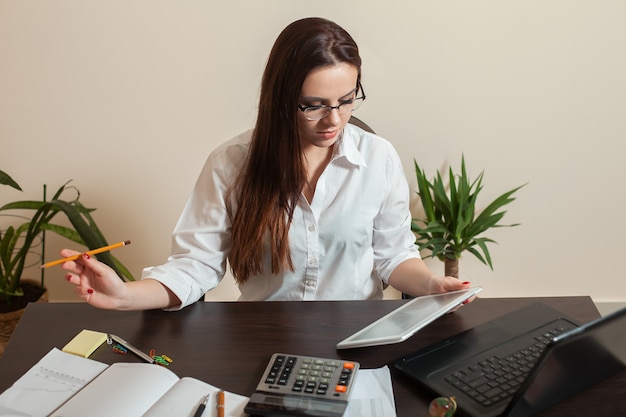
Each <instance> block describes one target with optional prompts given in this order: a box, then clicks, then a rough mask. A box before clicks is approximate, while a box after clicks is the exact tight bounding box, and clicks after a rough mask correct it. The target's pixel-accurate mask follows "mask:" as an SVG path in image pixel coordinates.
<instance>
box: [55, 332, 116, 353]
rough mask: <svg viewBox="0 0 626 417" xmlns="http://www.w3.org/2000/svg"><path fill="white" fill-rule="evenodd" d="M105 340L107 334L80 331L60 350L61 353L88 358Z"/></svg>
mask: <svg viewBox="0 0 626 417" xmlns="http://www.w3.org/2000/svg"><path fill="white" fill-rule="evenodd" d="M106 340H107V334H106V333H102V332H96V331H93V330H87V329H84V330H81V331H80V333H78V334H77V335H76V336H74V338H73V339H72V340H70V341H69V343H68V344H67V345H65V346H63V349H61V350H62V351H63V352H67V353H72V354H74V355H78V356H82V357H83V358H87V357H89V355H91V354H92V353H93V351H94V350H96V349H98V347H99V346H100V345H101V344H103V343H104V342H105V341H106Z"/></svg>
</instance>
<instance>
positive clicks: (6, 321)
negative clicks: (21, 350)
mask: <svg viewBox="0 0 626 417" xmlns="http://www.w3.org/2000/svg"><path fill="white" fill-rule="evenodd" d="M22 283H23V284H24V285H27V286H34V287H39V286H40V285H39V282H37V281H34V280H29V279H25V280H22ZM29 301H31V302H32V301H35V302H47V301H48V290H47V289H46V288H44V289H43V293H42V294H41V296H40V297H39V298H38V299H36V300H29ZM24 310H26V307H23V308H20V309H18V310H14V311H9V312H6V313H0V355H2V353H3V352H4V348H5V347H6V345H7V343H8V342H9V339H10V338H11V335H12V334H13V331H14V330H15V328H16V327H17V323H18V322H19V321H20V318H21V317H22V314H24Z"/></svg>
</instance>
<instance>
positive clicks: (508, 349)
mask: <svg viewBox="0 0 626 417" xmlns="http://www.w3.org/2000/svg"><path fill="white" fill-rule="evenodd" d="M394 366H395V367H396V368H397V369H399V370H400V371H401V372H403V373H405V374H406V375H408V376H409V377H411V378H412V379H414V380H415V381H417V382H418V383H419V384H420V385H421V386H423V387H425V388H427V389H428V390H430V391H432V392H433V393H434V394H436V395H442V396H446V397H450V396H454V397H455V400H456V402H457V404H458V407H459V410H460V414H463V415H467V416H473V417H491V416H501V415H502V416H510V417H522V416H532V415H535V414H537V413H539V412H540V411H542V410H545V409H547V408H549V407H551V406H553V405H555V404H557V403H559V402H561V401H563V400H564V399H566V398H568V397H571V396H572V395H574V394H576V393H578V392H581V391H583V390H585V389H587V388H589V387H591V386H592V385H595V384H597V383H598V382H600V381H602V380H604V379H606V378H608V377H609V376H611V375H614V374H616V373H617V372H620V371H622V370H624V369H626V308H624V309H622V310H619V311H616V312H615V313H613V314H610V315H607V316H605V317H602V318H600V319H597V320H594V321H592V322H589V323H586V324H584V325H578V324H577V323H575V322H574V321H573V320H571V319H568V318H567V317H565V316H564V315H563V314H562V313H560V312H558V311H556V310H554V309H552V308H550V307H548V306H546V305H544V304H541V303H538V304H532V305H529V306H527V307H524V308H522V309H519V310H517V311H515V312H513V313H510V314H507V315H504V316H501V317H499V318H496V319H494V320H492V321H490V322H487V323H485V324H482V325H479V326H477V327H475V328H473V329H470V330H467V331H465V332H462V333H459V334H457V335H455V336H453V337H451V338H449V339H446V340H443V341H441V342H438V343H436V344H433V345H431V346H429V347H426V348H424V349H421V350H419V351H417V352H414V353H411V354H409V355H406V356H404V357H402V358H399V359H398V360H397V361H395V363H394Z"/></svg>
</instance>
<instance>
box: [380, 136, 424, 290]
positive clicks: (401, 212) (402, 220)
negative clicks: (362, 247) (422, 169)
mask: <svg viewBox="0 0 626 417" xmlns="http://www.w3.org/2000/svg"><path fill="white" fill-rule="evenodd" d="M385 168H386V172H385V173H384V175H385V178H386V181H387V184H386V192H387V195H386V197H385V198H384V199H383V202H382V204H381V207H380V211H379V213H378V215H377V216H376V218H375V219H374V235H373V239H372V241H373V247H374V270H375V272H376V274H377V275H378V276H379V277H380V278H381V279H382V280H383V282H385V283H389V276H390V275H391V273H392V272H393V270H394V269H395V268H396V267H397V266H398V265H399V264H400V263H402V262H404V261H405V260H407V259H420V254H419V251H418V249H417V246H415V235H414V234H413V232H412V231H411V211H410V205H409V204H410V203H409V202H410V196H409V186H408V183H407V179H406V175H405V174H404V169H403V166H402V162H401V161H400V157H399V156H398V154H397V152H396V151H395V149H394V148H393V146H392V145H391V144H388V152H387V160H386V165H385Z"/></svg>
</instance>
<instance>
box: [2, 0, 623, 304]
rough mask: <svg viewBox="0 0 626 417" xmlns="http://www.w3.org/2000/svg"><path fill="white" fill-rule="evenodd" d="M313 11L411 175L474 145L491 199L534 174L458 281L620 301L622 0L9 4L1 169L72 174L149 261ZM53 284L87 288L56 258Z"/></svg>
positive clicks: (128, 251)
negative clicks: (482, 258) (339, 46)
mask: <svg viewBox="0 0 626 417" xmlns="http://www.w3.org/2000/svg"><path fill="white" fill-rule="evenodd" d="M312 15H318V16H324V17H328V18H330V19H333V20H335V21H337V22H338V23H340V24H341V25H343V26H344V27H345V28H346V29H348V30H349V31H350V32H351V33H352V34H353V36H354V37H355V39H356V40H357V42H358V43H359V44H360V47H361V50H362V57H363V59H364V67H363V73H364V76H363V84H364V86H365V89H366V92H367V94H368V100H367V102H366V103H365V105H363V106H362V107H361V109H359V111H358V115H359V116H360V117H362V118H363V119H365V120H367V122H368V123H370V124H371V125H372V126H373V127H374V128H375V129H376V130H377V131H378V132H379V133H380V134H381V135H383V136H384V137H386V138H388V139H389V140H391V141H392V142H393V143H394V144H395V145H396V147H397V149H398V150H399V152H400V154H401V155H402V157H403V162H404V164H405V168H406V172H407V175H408V177H409V180H410V182H411V185H412V186H413V187H414V179H413V171H412V168H413V166H412V164H413V158H417V160H418V161H419V163H420V164H421V165H423V166H424V167H425V168H426V169H427V171H429V172H434V170H435V169H437V168H440V167H445V166H447V165H448V164H450V163H452V164H454V166H458V164H459V162H460V159H461V155H462V154H465V157H466V160H467V163H468V166H469V171H470V174H471V175H472V176H475V175H476V174H477V173H479V172H480V171H481V170H484V171H485V189H484V191H483V193H484V197H485V198H489V197H495V196H496V195H498V194H500V193H501V192H503V191H505V190H508V189H509V188H513V187H514V186H517V185H519V184H522V183H526V182H528V183H529V184H528V186H527V187H525V188H524V189H523V190H522V191H521V192H520V193H519V198H518V200H517V201H515V202H514V203H513V204H512V205H511V206H510V208H509V211H508V214H507V216H506V217H505V220H507V221H509V222H520V223H522V225H521V226H519V227H517V228H512V229H509V228H505V229H498V230H495V231H494V232H492V233H490V234H488V236H489V237H492V238H493V239H495V240H496V241H497V242H498V245H495V246H492V247H491V250H492V255H493V259H494V266H495V270H494V271H493V272H492V271H491V270H490V269H489V268H488V267H486V266H484V265H482V264H480V263H479V262H478V261H476V260H475V259H474V258H473V257H467V258H465V259H463V261H462V264H461V273H462V278H463V279H466V280H470V281H472V282H473V283H474V284H477V285H483V286H484V287H485V291H484V292H483V295H484V296H494V297H495V296H526V295H528V296H532V295H579V294H589V295H591V296H593V298H594V299H595V300H596V301H624V300H626V277H625V276H623V275H624V274H623V272H622V268H621V266H622V262H621V261H622V260H623V258H624V256H625V254H624V249H626V245H625V244H624V240H623V236H622V234H623V231H624V230H625V229H626V220H625V216H624V215H623V209H624V205H625V204H624V203H625V202H626V197H625V196H624V193H623V189H624V180H625V179H626V178H625V174H624V170H623V168H622V159H623V157H624V153H625V152H624V151H625V150H626V145H625V144H624V143H625V142H626V141H625V140H626V123H625V118H624V114H625V112H626V81H625V77H624V74H626V54H625V53H624V51H625V50H626V41H625V39H626V25H624V21H625V20H626V2H624V1H622V0H613V1H610V0H587V1H581V0H550V1H546V0H523V1H522V0H512V1H498V0H493V1H488V0H473V1H465V0H459V1H424V0H416V1H410V2H409V1H405V0H388V1H385V2H382V1H376V2H373V1H340V2H337V1H324V0H318V1H316V2H300V1H297V2H296V1H292V0H265V1H241V0H235V1H226V2H214V1H210V0H203V1H200V0H198V1H174V0H169V1H165V0H142V1H137V0H131V1H127V0H123V1H121V0H113V1H85V0H74V1H70V0H58V1H42V0H0V138H1V139H0V140H1V143H2V147H1V148H0V168H1V169H4V170H6V171H8V172H10V173H11V174H12V175H13V176H14V177H15V178H16V179H17V180H18V182H20V183H21V185H22V186H23V188H24V189H25V193H24V195H23V196H24V197H33V198H34V197H37V196H38V195H39V193H40V187H41V184H42V183H43V182H46V183H48V184H49V187H50V188H56V187H58V186H59V185H61V184H62V183H64V182H65V181H66V180H68V179H73V180H74V184H75V185H76V186H78V187H79V188H80V190H81V192H82V199H83V201H84V203H85V204H87V205H88V206H93V207H96V208H97V209H98V210H97V211H96V213H95V217H96V219H97V220H98V222H99V223H100V225H101V227H102V229H103V230H104V232H105V234H106V236H107V238H108V240H109V241H111V242H114V241H119V240H124V239H130V240H132V242H133V243H132V245H131V246H129V247H127V248H124V249H119V250H117V251H116V255H118V256H119V257H120V258H121V259H122V260H123V261H124V262H126V263H127V264H128V265H129V266H130V267H131V269H132V270H133V272H135V273H136V274H137V275H139V274H140V271H141V268H142V267H143V266H145V265H151V264H157V263H160V262H162V261H164V259H165V258H166V256H167V255H168V253H169V246H170V238H169V236H170V232H171V230H172V228H173V227H174V224H175V222H176V220H177V217H178V214H179V212H180V211H181V209H182V207H183V204H184V203H185V200H186V198H187V196H188V194H189V191H190V189H191V187H192V185H193V182H194V181H195V178H196V175H197V174H198V172H199V170H200V168H201V166H202V164H203V162H204V160H205V158H206V156H207V154H208V153H209V152H210V151H211V150H212V149H214V148H215V147H216V146H217V145H218V144H219V143H221V142H222V141H224V140H226V139H228V138H230V137H231V136H232V135H234V134H236V133H238V132H240V131H242V130H244V129H247V128H248V127H250V126H251V124H252V123H253V120H254V113H255V108H256V100H257V97H258V84H259V80H260V76H261V72H262V69H263V66H264V63H265V60H266V57H267V54H268V52H269V49H270V47H271V44H272V42H273V40H274V39H275V37H276V36H277V34H278V33H279V31H280V30H281V29H282V28H283V27H284V26H285V25H286V24H288V23H289V22H291V21H292V20H294V19H296V18H300V17H304V16H312ZM364 192H367V190H364ZM0 195H1V198H0V201H1V202H4V201H7V200H9V199H11V200H12V199H16V198H20V197H21V196H19V195H18V193H14V192H12V191H10V190H7V189H4V188H3V189H2V190H0ZM62 245H63V246H64V245H66V243H65V242H63V241H61V239H59V238H50V239H49V241H48V253H47V256H46V257H47V259H53V258H56V257H57V254H58V249H59V248H60V246H62ZM432 268H433V269H435V270H437V271H441V270H442V268H441V265H440V264H439V263H437V262H433V263H432ZM34 273H35V274H37V273H38V270H35V271H34ZM47 284H48V286H49V287H50V288H51V299H52V300H73V299H74V298H73V293H72V291H71V289H70V288H69V287H68V286H67V285H65V283H64V281H63V274H62V273H61V271H60V269H58V268H57V269H54V270H50V271H48V274H47ZM217 296H218V298H220V297H225V298H232V297H233V295H232V294H231V292H230V289H228V288H227V289H225V290H224V293H223V294H222V295H220V294H218V295H217Z"/></svg>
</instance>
